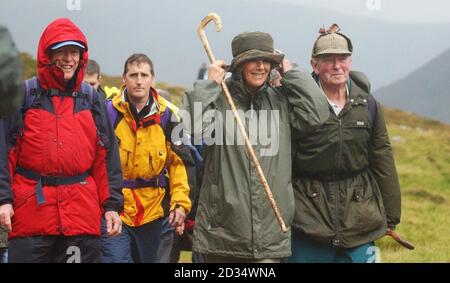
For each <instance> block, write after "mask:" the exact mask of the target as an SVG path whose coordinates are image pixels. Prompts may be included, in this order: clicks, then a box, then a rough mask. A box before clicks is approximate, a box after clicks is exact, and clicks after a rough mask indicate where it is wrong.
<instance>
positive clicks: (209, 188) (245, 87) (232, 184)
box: [183, 32, 329, 262]
mask: <svg viewBox="0 0 450 283" xmlns="http://www.w3.org/2000/svg"><path fill="white" fill-rule="evenodd" d="M232 51H233V61H232V62H231V65H230V67H229V69H228V70H229V71H230V72H231V73H232V76H231V78H229V79H227V80H226V84H227V86H228V88H229V90H230V93H231V96H232V97H233V100H234V102H235V104H236V107H237V109H238V110H239V111H240V112H241V118H242V120H243V122H244V124H245V128H246V131H247V133H249V137H250V140H251V141H252V144H253V148H254V150H255V153H256V155H257V158H258V160H259V162H260V163H261V167H262V171H263V172H264V174H265V176H266V178H267V180H268V183H269V186H270V188H271V190H272V192H273V195H274V198H275V201H276V202H277V204H278V208H279V209H280V211H281V215H282V217H283V219H284V221H285V222H286V224H287V225H288V226H290V224H291V222H292V217H293V214H294V199H293V191H292V184H291V127H293V128H295V129H297V130H298V131H300V132H302V133H305V134H307V133H308V132H309V131H312V130H313V129H315V128H317V127H318V126H320V125H321V124H322V123H323V122H324V121H326V120H327V119H328V116H329V113H328V105H327V102H326V99H325V96H324V95H323V93H322V92H321V91H320V89H319V88H318V87H317V84H316V83H315V82H314V80H313V79H312V78H311V76H310V75H309V74H307V73H306V72H300V71H297V70H294V69H291V65H290V64H289V62H288V61H287V60H286V59H285V60H284V61H283V57H284V55H281V54H277V53H274V49H273V40H272V37H271V36H270V35H269V34H267V33H262V32H250V33H242V34H239V35H237V36H236V37H235V38H234V39H233V42H232ZM280 64H282V65H283V68H284V74H283V75H284V76H283V79H282V80H281V86H280V87H276V88H275V87H271V86H270V85H269V83H268V81H269V73H270V71H271V69H272V68H275V67H277V66H279V65H280ZM224 67H225V62H223V61H216V62H215V63H213V64H212V65H211V66H210V68H209V70H208V76H209V80H206V81H197V82H196V83H195V85H194V90H193V91H190V92H188V93H187V95H186V96H185V98H184V102H183V108H184V109H186V110H188V111H189V114H190V116H189V117H187V119H186V117H184V118H183V121H184V122H185V123H186V124H187V126H188V127H189V125H190V126H191V127H193V129H194V131H193V133H194V143H195V144H198V143H199V142H200V141H201V140H202V139H203V142H204V143H205V144H206V146H205V150H204V155H205V159H204V160H205V167H204V176H203V182H202V188H201V192H200V198H199V205H198V211H197V216H196V226H195V230H194V243H193V250H194V251H196V252H199V253H202V254H205V255H206V260H207V261H208V262H279V261H280V258H282V257H286V256H289V255H290V254H291V245H290V229H289V231H288V233H285V234H283V233H282V232H281V229H280V227H279V225H278V223H277V220H276V218H275V215H274V213H273V211H272V209H271V207H270V204H269V202H268V199H267V197H266V195H265V193H264V190H263V188H262V186H261V184H260V182H259V180H258V176H257V173H256V169H255V168H254V166H253V164H252V162H251V160H250V158H249V155H248V153H247V150H246V148H245V146H244V143H243V141H242V136H241V135H240V133H239V130H238V129H237V127H236V123H235V121H234V119H233V116H232V114H231V110H230V106H229V105H228V103H227V101H226V97H225V96H224V94H223V91H222V89H221V87H220V85H219V83H220V82H221V81H222V80H223V78H224V75H225V70H224V69H223V68H224ZM244 112H246V113H244ZM202 115H205V116H204V117H203V118H202ZM189 118H192V119H189Z"/></svg>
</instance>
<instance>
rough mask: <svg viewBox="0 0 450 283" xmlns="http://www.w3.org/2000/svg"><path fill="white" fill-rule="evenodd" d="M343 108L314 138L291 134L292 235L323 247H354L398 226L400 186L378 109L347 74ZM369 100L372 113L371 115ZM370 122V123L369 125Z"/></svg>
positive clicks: (357, 76)
mask: <svg viewBox="0 0 450 283" xmlns="http://www.w3.org/2000/svg"><path fill="white" fill-rule="evenodd" d="M349 90H350V93H349V97H348V101H347V103H346V105H345V106H344V108H343V109H342V111H341V112H340V113H339V115H337V116H336V115H335V113H334V111H333V109H332V108H331V106H329V112H330V117H329V119H328V121H327V122H326V123H324V124H323V125H322V126H321V127H320V128H318V129H316V130H315V131H313V132H310V133H307V134H304V133H302V132H298V131H295V132H294V133H293V155H294V157H293V183H294V195H295V217H294V222H293V224H292V225H293V227H294V229H296V231H298V232H300V233H301V234H304V235H306V236H309V237H310V238H311V239H313V240H316V241H319V242H321V243H324V244H332V245H334V246H339V247H345V248H350V247H355V246H358V245H361V244H365V243H368V242H371V241H374V240H376V239H378V238H380V237H382V236H383V235H385V234H386V229H387V227H386V226H388V227H390V228H395V225H397V224H398V223H399V222H400V211H401V208H400V186H399V182H398V177H397V171H396V168H395V163H394V159H393V155H392V149H391V145H390V142H389V137H388V133H387V129H386V124H385V121H384V117H383V112H382V111H381V107H380V105H379V104H378V102H376V101H375V100H374V98H373V97H372V96H370V97H369V92H370V83H369V81H368V80H367V77H366V76H365V75H364V74H362V73H360V72H350V82H349ZM369 99H372V101H373V103H372V106H371V107H375V108H374V109H373V110H372V111H373V113H374V114H375V115H370V114H369V106H368V105H369ZM371 119H373V121H371Z"/></svg>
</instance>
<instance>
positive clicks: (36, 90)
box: [21, 77, 41, 115]
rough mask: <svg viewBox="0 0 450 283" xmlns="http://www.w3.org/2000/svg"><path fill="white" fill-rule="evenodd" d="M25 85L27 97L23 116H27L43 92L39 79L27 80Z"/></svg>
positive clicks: (23, 105) (23, 107) (24, 101)
mask: <svg viewBox="0 0 450 283" xmlns="http://www.w3.org/2000/svg"><path fill="white" fill-rule="evenodd" d="M24 84H25V85H24V90H25V97H24V100H23V104H22V109H21V110H22V115H25V113H26V112H27V110H28V109H30V108H31V106H32V105H33V102H34V101H35V100H36V98H37V97H39V96H40V92H41V89H40V86H39V82H38V80H37V77H32V78H31V79H28V80H26V81H25V83H24Z"/></svg>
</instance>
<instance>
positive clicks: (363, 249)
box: [288, 229, 377, 263]
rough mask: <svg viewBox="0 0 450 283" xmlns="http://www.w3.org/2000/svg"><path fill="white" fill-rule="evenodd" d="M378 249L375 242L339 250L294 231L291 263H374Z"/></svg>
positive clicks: (289, 260)
mask: <svg viewBox="0 0 450 283" xmlns="http://www.w3.org/2000/svg"><path fill="white" fill-rule="evenodd" d="M376 251H377V247H376V246H375V244H374V243H373V242H371V243H367V244H364V245H361V246H357V247H354V248H349V249H346V248H337V247H334V246H332V245H331V244H330V245H326V244H321V243H317V242H314V241H312V240H311V239H309V238H307V237H305V236H303V235H301V234H299V233H296V232H295V231H294V229H292V256H291V257H289V259H288V262H290V263H338V262H339V263H374V262H376V258H377V257H376Z"/></svg>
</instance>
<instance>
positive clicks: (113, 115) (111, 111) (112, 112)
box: [106, 99, 119, 129]
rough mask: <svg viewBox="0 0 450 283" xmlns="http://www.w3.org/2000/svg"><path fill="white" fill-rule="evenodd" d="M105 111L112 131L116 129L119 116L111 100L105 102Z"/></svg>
mask: <svg viewBox="0 0 450 283" xmlns="http://www.w3.org/2000/svg"><path fill="white" fill-rule="evenodd" d="M106 111H107V112H108V118H109V121H111V124H112V125H113V127H114V129H115V128H116V127H117V124H118V123H117V116H118V115H119V111H117V109H116V107H114V105H113V103H112V100H111V99H108V100H106Z"/></svg>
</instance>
